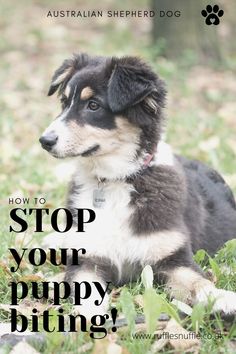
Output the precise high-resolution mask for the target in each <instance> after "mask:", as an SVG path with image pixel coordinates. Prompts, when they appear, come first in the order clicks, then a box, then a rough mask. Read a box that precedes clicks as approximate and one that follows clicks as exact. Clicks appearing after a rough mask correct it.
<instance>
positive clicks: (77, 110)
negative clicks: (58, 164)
mask: <svg viewBox="0 0 236 354" xmlns="http://www.w3.org/2000/svg"><path fill="white" fill-rule="evenodd" d="M56 91H58V94H59V97H60V100H61V104H62V112H61V114H60V115H59V116H58V117H57V118H56V119H55V120H54V121H53V122H52V123H51V124H50V125H49V127H48V128H47V129H46V130H45V132H44V133H43V135H42V136H41V138H40V142H41V144H42V147H43V148H44V149H46V150H47V151H49V152H50V153H51V154H52V155H53V156H55V157H67V156H70V157H71V156H83V157H87V156H91V155H93V156H94V157H96V156H104V155H111V154H113V155H114V153H118V154H119V153H120V156H123V155H126V158H127V159H134V158H136V157H137V156H138V154H139V153H140V152H141V151H142V150H145V151H146V152H148V153H149V152H152V151H151V150H153V147H154V145H156V143H157V140H158V139H159V136H160V132H161V125H162V118H161V117H162V116H161V108H162V107H163V105H164V97H165V89H164V85H163V82H162V81H161V80H160V79H159V78H158V77H157V75H156V74H155V73H153V71H152V70H151V69H150V68H149V67H148V66H147V65H146V64H145V63H143V62H142V61H141V60H140V59H138V58H135V57H124V58H121V59H119V58H105V57H89V56H88V55H85V54H81V55H76V56H74V57H73V58H72V59H67V60H65V61H64V63H63V64H62V65H61V66H60V67H59V68H58V69H57V70H56V72H55V73H54V75H53V78H52V82H51V86H50V88H49V92H48V95H49V96H51V95H52V94H54V93H55V92H56Z"/></svg>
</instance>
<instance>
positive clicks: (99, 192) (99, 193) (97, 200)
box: [93, 188, 106, 208]
mask: <svg viewBox="0 0 236 354" xmlns="http://www.w3.org/2000/svg"><path fill="white" fill-rule="evenodd" d="M105 203H106V198H105V192H104V190H103V189H102V188H98V189H94V191H93V206H94V207H95V208H104V205H105Z"/></svg>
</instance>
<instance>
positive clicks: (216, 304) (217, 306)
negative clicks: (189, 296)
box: [196, 287, 236, 318]
mask: <svg viewBox="0 0 236 354" xmlns="http://www.w3.org/2000/svg"><path fill="white" fill-rule="evenodd" d="M196 300H197V302H201V303H204V304H206V305H207V304H208V303H209V302H212V303H213V307H212V312H213V313H216V312H219V313H220V314H221V316H222V317H225V318H233V317H236V293H235V292H233V291H229V290H224V289H217V288H215V287H205V288H203V289H201V290H200V291H199V292H198V294H197V296H196Z"/></svg>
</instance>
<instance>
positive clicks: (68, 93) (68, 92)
mask: <svg viewBox="0 0 236 354" xmlns="http://www.w3.org/2000/svg"><path fill="white" fill-rule="evenodd" d="M70 90H71V88H70V86H69V85H67V86H66V89H65V91H64V95H65V96H66V97H67V98H68V97H69V96H70Z"/></svg>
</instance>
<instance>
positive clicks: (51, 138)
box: [39, 132, 58, 151]
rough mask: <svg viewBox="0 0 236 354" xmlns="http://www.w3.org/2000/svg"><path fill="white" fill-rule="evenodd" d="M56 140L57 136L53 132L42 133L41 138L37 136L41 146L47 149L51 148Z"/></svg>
mask: <svg viewBox="0 0 236 354" xmlns="http://www.w3.org/2000/svg"><path fill="white" fill-rule="evenodd" d="M57 140H58V136H57V135H56V133H55V132H50V133H48V134H45V135H42V136H41V138H39V141H40V143H41V144H42V147H43V148H44V149H45V150H48V151H49V150H51V148H52V147H53V146H54V145H55V144H56V142H57Z"/></svg>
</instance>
